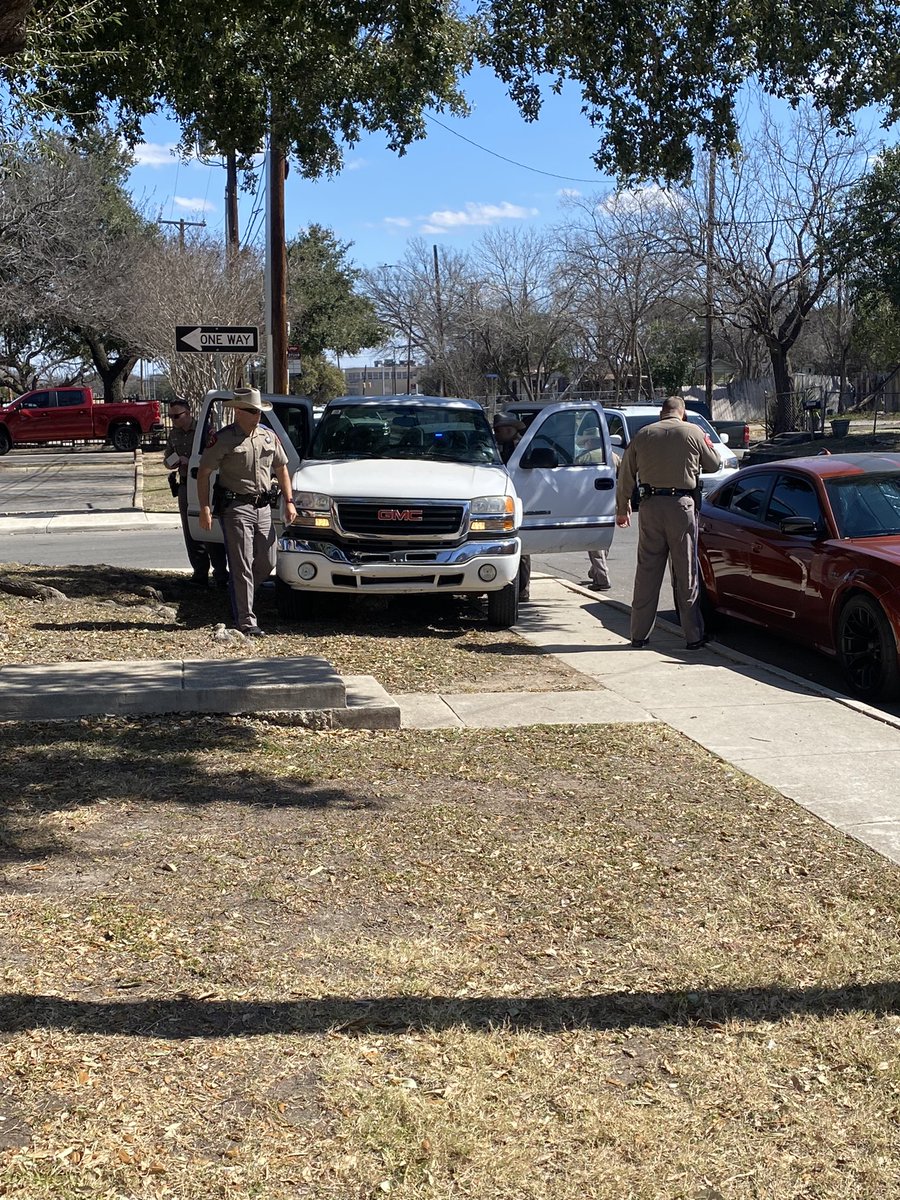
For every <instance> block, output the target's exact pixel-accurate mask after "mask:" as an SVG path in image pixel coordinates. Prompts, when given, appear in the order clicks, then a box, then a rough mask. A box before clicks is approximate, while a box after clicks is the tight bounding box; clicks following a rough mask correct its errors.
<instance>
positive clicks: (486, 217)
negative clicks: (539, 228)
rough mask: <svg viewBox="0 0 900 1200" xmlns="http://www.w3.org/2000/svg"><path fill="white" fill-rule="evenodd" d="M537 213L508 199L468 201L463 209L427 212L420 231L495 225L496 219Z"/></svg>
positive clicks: (519, 219)
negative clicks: (491, 202)
mask: <svg viewBox="0 0 900 1200" xmlns="http://www.w3.org/2000/svg"><path fill="white" fill-rule="evenodd" d="M537 215H538V209H536V208H523V207H522V205H521V204H510V202H509V201H508V200H504V201H502V202H501V203H500V204H474V203H473V202H472V201H469V203H468V204H467V205H466V207H465V208H464V209H456V210H455V211H454V210H452V209H444V210H439V211H435V212H432V213H429V214H428V216H427V217H425V218H423V220H424V222H425V224H424V225H423V226H422V233H447V232H448V231H449V230H451V229H462V228H470V227H472V226H478V225H495V224H496V223H497V222H498V221H525V220H527V219H528V218H529V217H536V216H537Z"/></svg>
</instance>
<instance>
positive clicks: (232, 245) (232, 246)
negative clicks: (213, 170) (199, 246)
mask: <svg viewBox="0 0 900 1200" xmlns="http://www.w3.org/2000/svg"><path fill="white" fill-rule="evenodd" d="M240 245H241V243H240V236H239V234H238V195H237V155H236V154H235V153H234V151H232V152H231V153H230V154H226V156H225V258H226V261H227V263H228V265H229V267H232V266H233V265H234V261H235V259H236V258H237V254H238V251H239V250H240Z"/></svg>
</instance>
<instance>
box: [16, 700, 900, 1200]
mask: <svg viewBox="0 0 900 1200" xmlns="http://www.w3.org/2000/svg"><path fill="white" fill-rule="evenodd" d="M0 761H2V763H3V772H4V784H5V787H4V794H5V797H6V807H5V808H4V809H3V810H2V814H3V815H2V817H0V865H2V868H3V886H2V888H0V941H2V971H3V988H2V995H0V1195H4V1196H9V1197H15V1198H16V1200H43V1198H53V1200H57V1198H59V1200H75V1198H78V1200H80V1198H82V1197H85V1198H87V1197H90V1198H91V1200H126V1198H127V1200H132V1198H137V1197H140V1198H144V1197H146V1198H148V1200H157V1198H159V1200H163V1198H166V1200H169V1198H171V1200H230V1198H234V1200H245V1198H247V1197H261V1198H265V1200H296V1198H301V1197H316V1198H320V1197H321V1198H326V1197H327V1198H335V1200H370V1198H377V1197H383V1196H396V1197H404V1198H408V1200H420V1198H421V1200H424V1198H426V1197H428V1198H431V1197H434V1198H438V1197H439V1198H441V1200H446V1198H451V1197H453V1198H456V1197H472V1198H473V1200H495V1198H496V1200H499V1198H501V1197H502V1198H504V1200H514V1198H515V1200H532V1198H534V1200H537V1198H541V1200H580V1198H582V1197H596V1198H603V1200H605V1198H607V1197H615V1198H619V1197H635V1198H645V1197H646V1198H651V1197H653V1198H657V1197H660V1198H662V1197H665V1198H667V1200H676V1198H677V1200H682V1198H683V1200H733V1198H734V1200H736V1198H741V1200H743V1198H750V1197H753V1198H766V1200H782V1198H784V1200H786V1198H788V1197H790V1198H792V1200H793V1198H800V1197H803V1198H806V1200H823V1198H832V1197H833V1198H834V1200H848V1198H857V1197H858V1198H860V1200H872V1198H873V1197H882V1196H885V1197H888V1196H896V1195H898V1193H900V1158H898V1155H897V1152H896V1130H897V1121H898V1116H900V1088H898V1084H900V1071H898V1042H900V1013H898V1011H897V1003H898V988H897V982H896V981H897V973H898V948H897V947H898V939H897V933H898V928H897V919H898V886H897V885H898V879H897V871H896V868H895V867H893V866H891V865H889V864H888V863H886V862H885V861H884V860H882V859H880V858H879V857H878V856H876V855H875V854H874V853H872V852H870V851H868V850H866V849H864V848H862V847H860V846H859V845H857V844H855V843H854V842H852V841H851V840H849V839H847V838H845V837H843V836H841V835H840V834H838V833H836V832H834V831H833V830H831V829H830V828H828V827H826V826H824V825H822V824H821V823H820V822H818V821H817V820H815V819H814V818H812V817H810V816H809V815H808V814H806V813H804V812H803V811H802V810H801V809H799V808H798V807H796V806H794V805H792V804H791V803H789V802H788V801H785V800H783V799H782V798H780V797H779V796H777V795H776V794H775V793H773V792H771V791H769V790H768V789H766V788H765V787H763V786H762V785H759V784H757V783H755V782H754V781H752V780H749V779H747V778H746V777H744V776H742V775H741V774H740V773H739V772H737V771H736V770H733V769H731V768H728V767H726V766H724V765H723V764H722V763H720V762H719V761H718V760H716V759H715V758H713V757H712V756H711V755H708V754H706V753H705V752H703V751H701V750H700V749H698V748H696V747H695V746H693V745H692V744H691V743H690V742H688V741H687V740H686V739H683V738H681V737H679V736H677V735H675V734H673V733H671V732H669V731H666V730H665V729H662V728H659V727H649V726H640V727H632V726H627V727H626V726H607V727H603V728H597V727H585V728H579V729H568V728H552V729H531V730H529V729H525V730H516V731H514V732H506V731H503V732H496V733H490V734H485V733H482V732H476V731H453V732H434V733H421V732H417V733H407V732H400V733H358V732H340V733H337V732H332V733H313V732H308V731H302V730H286V729H282V728H277V727H273V726H269V725H266V724H264V723H262V722H253V721H249V720H244V719H238V718H225V719H219V718H197V719H194V720H186V719H181V718H176V717H173V716H166V717H163V718H161V719H158V720H143V721H121V720H113V719H91V720H85V721H81V722H78V723H72V724H61V725H56V726H50V725H43V726H41V725H31V726H22V727H17V726H13V725H9V724H7V725H4V726H0Z"/></svg>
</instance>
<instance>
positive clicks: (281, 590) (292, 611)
mask: <svg viewBox="0 0 900 1200" xmlns="http://www.w3.org/2000/svg"><path fill="white" fill-rule="evenodd" d="M311 610H312V605H311V604H308V603H307V598H306V596H304V595H301V593H300V592H299V591H298V590H297V589H296V588H292V587H291V586H290V584H287V583H285V582H284V580H283V579H276V580H275V611H276V612H277V613H278V615H279V617H281V619H282V620H284V621H302V620H303V618H304V617H309V616H311V615H312V612H311Z"/></svg>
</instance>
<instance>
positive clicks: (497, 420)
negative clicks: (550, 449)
mask: <svg viewBox="0 0 900 1200" xmlns="http://www.w3.org/2000/svg"><path fill="white" fill-rule="evenodd" d="M503 425H507V426H512V428H513V429H515V431H516V433H524V432H525V422H524V421H520V420H519V419H518V418H517V417H514V416H513V415H512V413H497V415H496V417H494V428H495V429H500V428H501V426H503Z"/></svg>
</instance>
